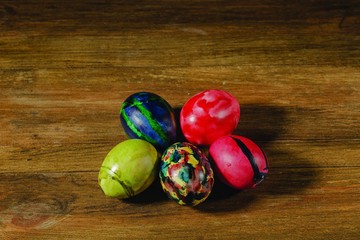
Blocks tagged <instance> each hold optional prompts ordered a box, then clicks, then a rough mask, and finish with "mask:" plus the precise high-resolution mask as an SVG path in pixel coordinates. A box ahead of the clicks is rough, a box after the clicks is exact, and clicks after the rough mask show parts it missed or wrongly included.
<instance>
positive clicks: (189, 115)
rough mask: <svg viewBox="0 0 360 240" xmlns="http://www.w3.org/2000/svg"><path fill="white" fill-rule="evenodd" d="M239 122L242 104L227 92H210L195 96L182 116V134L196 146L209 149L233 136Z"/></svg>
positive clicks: (189, 101)
mask: <svg viewBox="0 0 360 240" xmlns="http://www.w3.org/2000/svg"><path fill="white" fill-rule="evenodd" d="M239 119H240V105H239V103H238V101H237V100H236V98H235V97H234V96H232V95H231V94H230V93H228V92H226V91H223V90H206V91H203V92H201V93H198V94H196V95H194V96H193V97H191V98H190V99H189V100H188V101H187V102H186V103H185V104H184V106H183V108H182V109H181V112H180V125H181V129H182V132H183V134H184V136H185V138H186V139H187V140H188V141H189V142H191V143H193V144H196V145H207V146H209V145H210V144H211V143H212V142H214V141H215V140H216V139H218V138H219V137H221V136H225V135H228V134H231V133H232V132H233V131H234V129H235V128H236V127H237V124H238V123H239Z"/></svg>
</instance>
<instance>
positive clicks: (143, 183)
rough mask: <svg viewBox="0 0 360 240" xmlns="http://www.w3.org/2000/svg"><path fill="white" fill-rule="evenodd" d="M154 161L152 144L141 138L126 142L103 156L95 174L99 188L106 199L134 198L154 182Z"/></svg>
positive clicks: (155, 172)
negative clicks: (97, 174)
mask: <svg viewBox="0 0 360 240" xmlns="http://www.w3.org/2000/svg"><path fill="white" fill-rule="evenodd" d="M158 162H159V158H158V152H157V151H156V149H155V147H154V146H153V145H151V144H150V143H148V142H146V141H144V140H141V139H130V140H126V141H124V142H121V143H119V144H118V145H116V146H115V147H114V148H113V149H112V150H111V151H110V152H109V153H108V154H107V156H106V157H105V159H104V161H103V163H102V165H101V168H100V172H99V179H98V180H99V185H100V187H101V189H102V190H103V192H104V194H105V195H106V196H108V197H116V198H129V197H132V196H135V195H137V194H139V193H141V192H142V191H144V190H145V189H146V188H148V187H149V186H150V185H151V183H152V182H153V181H154V179H155V177H156V176H157V172H158V171H157V165H158Z"/></svg>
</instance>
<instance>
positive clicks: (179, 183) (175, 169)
mask: <svg viewBox="0 0 360 240" xmlns="http://www.w3.org/2000/svg"><path fill="white" fill-rule="evenodd" d="M159 175H160V182H161V185H162V188H163V190H164V191H165V193H166V194H167V195H168V197H169V198H170V199H173V200H175V201H176V202H177V203H178V204H180V205H190V206H195V205H197V204H199V203H201V202H203V201H205V199H206V198H207V197H208V196H209V194H210V192H211V190H212V187H213V184H214V176H213V171H212V169H211V166H210V162H209V161H208V159H207V158H206V156H205V155H204V154H203V153H202V152H201V151H200V150H199V149H198V148H197V147H196V146H194V145H193V144H191V143H187V142H182V143H180V142H178V143H175V144H173V145H171V146H170V147H169V148H168V149H167V150H166V151H165V152H164V154H163V155H162V158H161V161H160V174H159Z"/></svg>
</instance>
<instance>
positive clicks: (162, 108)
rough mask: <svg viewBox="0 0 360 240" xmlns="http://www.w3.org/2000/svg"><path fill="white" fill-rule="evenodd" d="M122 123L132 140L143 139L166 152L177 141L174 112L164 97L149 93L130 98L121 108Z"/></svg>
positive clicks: (137, 94)
mask: <svg viewBox="0 0 360 240" xmlns="http://www.w3.org/2000/svg"><path fill="white" fill-rule="evenodd" d="M120 121H121V124H122V126H123V128H124V130H125V132H126V134H127V135H128V136H129V137H130V138H138V139H143V140H145V141H147V142H149V143H151V144H153V145H154V146H155V147H156V148H158V149H162V150H164V149H165V148H167V147H168V146H170V145H171V144H172V143H174V142H175V139H176V121H175V116H174V111H173V109H172V108H171V106H170V105H169V103H168V102H166V101H165V100H164V99H163V98H162V97H160V96H158V95H156V94H154V93H149V92H138V93H135V94H132V95H131V96H129V97H128V98H127V99H126V100H125V101H124V103H123V104H122V106H121V109H120Z"/></svg>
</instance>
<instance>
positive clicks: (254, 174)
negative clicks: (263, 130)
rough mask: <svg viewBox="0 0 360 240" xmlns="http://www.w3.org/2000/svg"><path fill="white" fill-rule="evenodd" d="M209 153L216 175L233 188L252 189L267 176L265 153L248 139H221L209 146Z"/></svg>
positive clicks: (226, 137) (238, 137) (240, 137)
mask: <svg viewBox="0 0 360 240" xmlns="http://www.w3.org/2000/svg"><path fill="white" fill-rule="evenodd" d="M209 152H210V155H211V158H212V161H213V163H212V165H213V167H214V171H215V173H216V175H217V176H218V177H219V179H220V180H221V181H223V182H224V183H225V184H227V185H229V186H231V187H233V188H236V189H247V188H254V187H255V186H256V185H257V184H259V183H260V182H261V181H262V180H263V179H264V178H265V177H266V175H267V174H268V171H269V167H268V161H267V158H266V156H265V153H264V152H263V151H262V150H261V148H260V147H259V146H258V145H256V144H255V143H254V142H253V141H251V140H250V139H248V138H245V137H242V136H235V135H232V136H224V137H221V138H219V139H217V140H216V141H215V142H213V144H211V146H210V149H209Z"/></svg>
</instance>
